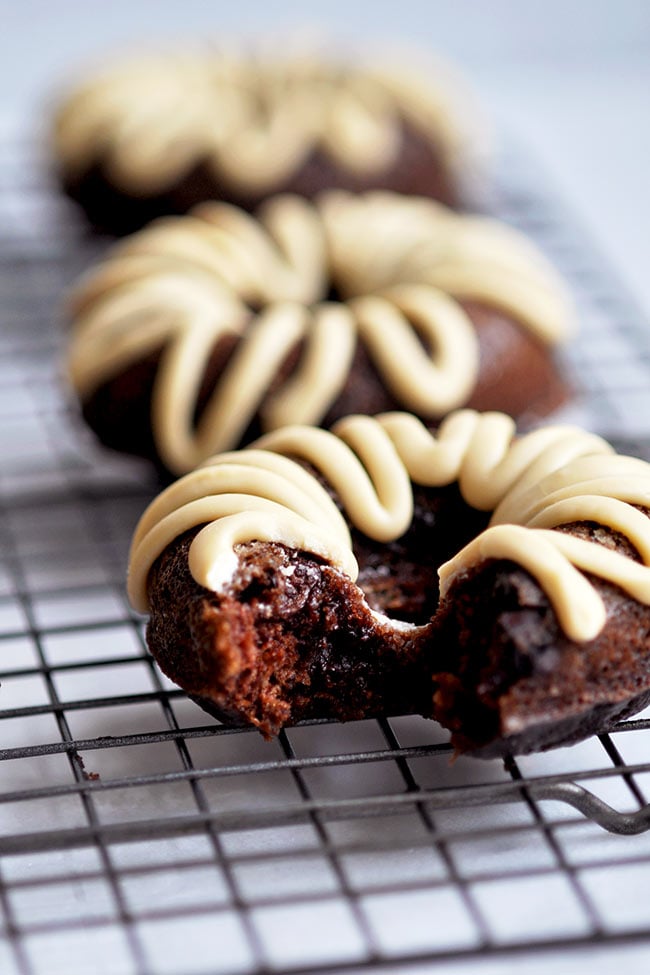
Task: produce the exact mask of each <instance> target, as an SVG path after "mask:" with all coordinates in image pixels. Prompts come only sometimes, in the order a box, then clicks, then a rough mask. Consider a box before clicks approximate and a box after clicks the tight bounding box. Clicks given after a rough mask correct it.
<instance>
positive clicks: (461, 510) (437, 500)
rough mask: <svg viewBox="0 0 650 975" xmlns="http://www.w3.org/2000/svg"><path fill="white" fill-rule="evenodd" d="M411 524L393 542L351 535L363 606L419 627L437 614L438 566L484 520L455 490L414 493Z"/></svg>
mask: <svg viewBox="0 0 650 975" xmlns="http://www.w3.org/2000/svg"><path fill="white" fill-rule="evenodd" d="M413 501H414V510H413V520H412V522H411V525H410V527H409V529H408V531H407V532H406V533H405V534H404V535H402V536H401V538H398V539H396V540H395V541H393V542H388V543H381V544H379V543H377V542H375V541H373V540H372V539H369V538H368V537H367V536H366V535H363V534H362V533H361V532H357V531H355V532H353V534H352V542H353V550H354V554H355V556H356V558H357V561H358V563H359V577H358V579H357V584H358V585H359V587H360V588H361V589H362V590H363V592H364V594H365V596H366V599H367V600H368V604H369V606H370V607H371V608H372V609H374V610H376V611H377V612H380V613H383V614H385V615H386V616H388V617H389V618H391V619H397V620H401V621H403V622H407V623H414V624H416V625H423V624H425V623H428V622H429V620H430V619H431V618H432V617H433V615H434V614H435V613H436V611H437V609H438V602H439V598H440V591H439V584H438V567H439V566H440V565H441V564H442V563H443V562H446V561H447V560H448V559H450V558H451V557H452V556H453V555H455V553H456V552H457V551H458V550H459V549H460V548H462V547H463V546H464V545H465V544H467V542H469V541H471V539H472V538H474V537H476V535H478V534H479V533H480V532H481V531H483V530H484V528H486V527H487V523H488V521H489V518H490V514H489V512H484V511H477V510H476V509H475V508H472V507H470V506H469V505H468V504H467V502H465V501H464V500H463V499H462V497H461V494H460V491H459V489H458V486H457V485H456V484H452V485H450V486H449V487H446V488H441V489H437V490H436V491H432V490H430V489H426V488H422V487H415V488H414V496H413Z"/></svg>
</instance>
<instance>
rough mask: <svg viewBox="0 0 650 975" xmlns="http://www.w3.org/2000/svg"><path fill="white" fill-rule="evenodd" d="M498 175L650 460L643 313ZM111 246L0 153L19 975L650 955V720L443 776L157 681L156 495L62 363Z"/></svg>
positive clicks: (2, 408)
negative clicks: (140, 597)
mask: <svg viewBox="0 0 650 975" xmlns="http://www.w3.org/2000/svg"><path fill="white" fill-rule="evenodd" d="M503 171H504V172H507V173H508V179H507V183H504V185H503V186H501V187H500V188H499V192H498V196H497V202H496V208H497V209H498V211H499V212H500V213H501V215H503V216H505V217H506V218H507V219H509V220H511V221H512V222H513V223H515V224H517V225H519V226H522V227H523V228H524V229H525V230H527V231H528V232H529V233H531V234H532V235H533V236H534V237H537V239H538V241H539V242H540V244H541V245H542V247H543V248H544V249H545V250H546V251H547V252H548V253H549V255H550V256H551V258H552V259H553V260H555V261H556V263H558V264H559V265H560V267H561V268H562V270H563V271H564V273H565V274H566V276H567V277H568V279H569V281H570V283H571V285H572V287H573V290H574V293H575V294H576V297H577V300H578V304H579V310H580V316H581V319H582V322H583V333H582V337H581V338H579V339H578V340H577V341H576V342H575V344H574V345H573V347H572V349H571V352H570V362H569V366H570V367H571V368H572V369H573V371H574V373H575V374H576V376H579V377H582V387H583V390H584V397H583V401H582V407H581V408H582V410H583V412H584V414H585V416H586V418H587V421H588V422H589V423H590V424H591V425H592V426H593V427H594V428H596V429H598V430H599V431H601V432H604V433H605V434H607V435H610V436H613V437H615V438H618V439H619V440H620V439H623V440H625V441H626V442H628V446H630V442H631V441H635V443H634V445H633V446H632V449H634V448H636V450H637V451H638V452H641V453H645V454H646V456H648V455H649V454H650V441H648V440H647V439H644V438H647V432H648V431H647V429H646V423H647V420H646V418H647V417H648V416H649V415H650V333H649V331H648V329H647V325H646V323H645V322H644V321H643V319H642V317H641V315H640V314H639V312H638V310H637V309H636V308H635V307H634V304H633V302H632V301H631V299H630V298H629V297H628V296H627V295H626V294H625V292H624V289H623V288H622V287H621V286H620V283H619V282H618V281H617V280H616V279H615V277H614V276H613V274H612V271H611V269H610V268H609V267H608V266H607V265H606V263H604V262H603V261H602V260H601V259H600V258H599V257H598V255H597V254H596V253H595V252H594V249H593V246H592V244H591V242H590V241H589V240H588V239H587V238H586V237H585V236H584V235H583V234H581V232H580V230H579V229H578V228H576V226H575V224H574V222H573V221H572V220H571V218H570V215H568V214H567V213H566V211H565V209H564V207H563V205H562V204H561V203H560V202H559V201H558V200H557V199H556V198H555V197H554V196H553V194H552V192H551V191H550V190H549V189H548V187H547V184H546V181H545V178H544V176H543V174H540V173H538V172H535V170H534V168H533V167H532V164H531V163H530V161H529V160H526V159H525V158H524V156H523V155H522V154H521V152H520V151H519V150H517V151H514V152H513V153H512V156H511V158H509V159H508V160H507V162H506V164H504V167H503ZM103 246H104V245H103V243H102V242H101V241H97V240H92V239H91V238H89V237H85V236H84V233H83V231H82V230H81V229H80V226H79V224H78V223H77V221H76V219H75V215H74V214H73V213H72V212H71V210H69V209H68V207H67V205H66V204H65V203H63V202H62V201H61V200H59V199H58V198H57V196H56V194H55V193H54V192H52V191H51V190H50V188H49V187H48V184H47V179H46V177H45V175H44V172H43V169H42V168H41V166H40V164H39V160H38V158H36V157H35V154H34V151H33V147H32V146H29V145H23V144H21V145H15V144H4V145H0V293H1V295H2V299H1V306H0V315H1V320H0V324H1V327H0V431H1V432H0V436H1V437H2V464H1V465H0V552H1V561H0V681H1V687H0V708H1V710H0V729H1V732H2V737H1V738H0V742H1V744H2V749H1V750H0V776H2V778H1V781H2V789H1V793H0V857H1V859H0V924H1V929H0V972H2V973H3V975H14V973H16V975H52V973H54V972H59V971H61V972H65V973H66V975H73V973H76V972H78V973H86V972H89V971H93V972H98V973H101V972H105V973H110V975H115V973H129V975H130V973H133V975H136V973H137V975H207V973H215V972H259V973H267V972H268V973H282V972H297V971H301V972H310V973H316V972H325V971H328V972H343V971H345V972H353V971H361V970H371V969H372V970H377V971H379V970H387V971H388V970H389V971H391V972H396V971H398V970H400V971H401V970H410V968H411V967H412V966H416V965H423V966H425V967H426V970H427V971H437V970H439V969H440V968H441V967H442V966H445V971H447V970H449V969H448V967H447V966H449V965H451V964H452V963H459V962H463V961H464V962H466V963H467V964H471V963H472V962H473V961H474V962H476V963H477V964H478V963H479V961H485V960H486V959H495V960H498V963H499V971H506V967H505V966H506V964H507V961H508V959H509V958H513V959H514V958H516V959H517V961H519V960H520V959H521V958H522V956H523V955H526V954H529V953H530V952H531V951H533V950H535V951H539V950H541V949H544V950H545V951H546V952H548V953H551V952H553V951H554V950H562V951H569V950H571V951H572V952H573V953H574V955H573V956H574V958H577V957H578V953H579V952H580V951H583V950H586V949H589V948H592V949H593V948H594V946H600V947H601V948H602V947H607V946H618V947H620V946H622V945H625V944H628V945H630V946H636V947H637V948H638V947H639V946H640V945H642V944H643V943H644V941H645V939H646V937H647V935H648V934H649V933H650V908H649V907H648V906H647V897H646V896H645V887H646V879H647V877H648V873H649V871H650V833H646V832H645V830H647V829H648V827H650V809H649V808H648V805H647V802H648V788H649V782H650V779H649V776H650V761H648V744H649V743H650V717H649V716H648V715H643V714H642V715H640V716H639V717H637V718H635V719H634V720H630V721H627V722H625V723H623V724H621V725H619V726H617V727H616V728H615V729H614V730H613V731H612V732H611V733H610V734H609V735H606V736H604V737H602V738H601V739H593V740H591V741H587V742H585V743H583V744H581V745H577V746H574V747H573V748H570V749H561V750H558V751H556V752H553V753H549V754H546V755H543V756H530V757H526V758H521V759H518V760H516V761H515V760H510V761H508V762H506V763H505V764H504V763H501V762H496V761H495V762H476V761H472V760H471V759H461V760H458V761H457V762H456V763H455V764H450V749H449V746H448V743H447V736H446V734H445V733H444V732H443V731H442V730H441V729H440V728H438V727H437V726H436V725H434V724H433V723H432V722H426V721H423V720H421V719H418V718H414V717H401V718H393V719H390V720H383V721H367V722H360V723H357V724H351V725H347V726H340V725H335V724H327V723H318V722H315V723H312V724H306V725H302V726H300V727H297V728H294V729H291V730H289V731H287V732H286V733H283V734H282V735H281V736H280V738H279V739H278V741H276V742H273V743H266V742H263V741H262V740H261V739H260V738H259V737H258V736H257V735H256V733H253V732H250V731H244V730H238V729H228V728H223V727H221V726H219V725H218V724H217V723H216V722H213V721H211V720H210V719H208V718H207V716H206V715H205V714H203V712H201V711H200V710H199V709H198V708H196V707H195V706H194V705H193V704H191V702H189V701H187V700H186V699H185V697H184V695H182V694H181V693H180V692H179V691H178V690H177V689H176V688H174V687H173V686H172V685H170V684H169V683H168V682H167V681H166V680H165V678H164V677H162V676H161V674H160V673H159V671H158V670H157V668H156V667H155V665H154V664H153V662H152V661H151V659H150V657H149V656H148V654H147V653H146V649H145V646H144V642H143V634H142V622H141V620H139V619H138V618H137V617H135V616H134V615H133V613H132V612H131V610H130V608H129V607H128V605H127V602H126V599H125V595H124V588H123V576H124V565H125V556H126V551H127V546H128V541H129V538H130V534H131V531H132V528H133V525H134V523H135V521H136V519H137V517H138V515H139V513H140V512H141V511H142V509H143V507H144V505H145V504H146V503H147V502H148V500H149V499H150V497H151V496H152V494H153V493H155V490H156V488H155V485H153V484H152V483H151V481H150V480H148V477H149V475H148V472H147V471H146V469H145V468H143V467H142V466H140V465H139V464H137V463H136V462H128V461H124V460H121V459H116V458H114V457H109V456H107V455H106V454H105V453H102V452H100V451H99V449H98V448H96V447H95V446H94V445H93V444H92V443H91V442H90V440H89V439H87V438H86V436H85V434H84V433H83V431H82V430H81V429H80V428H79V427H77V426H75V424H74V421H73V419H72V417H71V415H70V411H69V409H68V404H67V403H66V400H65V395H64V394H63V392H62V389H63V384H62V383H61V381H60V376H59V367H58V356H59V350H60V346H61V341H62V329H61V327H60V323H59V322H58V321H57V315H56V309H57V307H58V306H59V303H60V296H61V294H62V292H63V291H64V289H65V286H66V285H67V284H68V283H69V281H70V280H72V279H73V278H74V277H75V276H76V274H77V273H78V272H79V270H80V269H81V268H82V267H83V266H84V265H86V264H88V263H90V262H91V260H92V259H94V257H95V256H96V253H97V251H100V250H101V249H102V247H103ZM602 827H604V829H605V830H607V831H609V832H604V831H603V829H602ZM616 834H619V835H616ZM620 834H638V835H620ZM467 970H468V969H463V971H467ZM477 970H478V969H477Z"/></svg>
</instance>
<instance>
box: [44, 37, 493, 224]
mask: <svg viewBox="0 0 650 975" xmlns="http://www.w3.org/2000/svg"><path fill="white" fill-rule="evenodd" d="M462 88H463V86H462V83H461V84H459V82H458V80H457V79H456V78H452V76H451V72H450V71H449V70H448V69H444V68H442V67H441V66H440V65H438V66H437V67H436V68H434V67H433V66H432V67H431V68H430V70H427V71H425V70H420V71H418V70H417V69H415V68H413V67H412V66H407V65H406V64H404V65H401V66H398V67H390V66H389V65H388V64H386V65H384V66H382V67H376V66H370V65H368V66H363V65H361V64H359V63H358V62H357V63H356V64H351V63H348V64H345V63H335V62H332V61H328V60H326V59H323V58H319V57H316V56H312V57H309V56H305V55H302V56H296V57H291V56H287V57H285V58H281V59H278V57H277V56H273V57H265V56H264V55H262V56H260V55H245V54H239V55H237V54H235V55H233V54H232V53H228V52H225V51H221V52H220V51H217V50H212V51H194V52H191V51H187V52H185V53H177V54H172V53H159V54H151V55H149V56H141V57H136V58H133V59H132V60H130V61H125V62H122V63H117V64H116V65H115V66H114V67H112V68H110V69H109V70H107V71H105V72H104V73H101V74H99V75H98V76H96V77H94V78H91V79H90V80H89V81H88V82H87V83H85V84H83V85H81V86H80V87H79V88H78V89H77V90H76V91H73V92H72V93H71V94H70V96H69V97H68V98H67V99H66V100H65V102H64V103H63V104H62V106H61V107H60V109H59V111H58V114H57V118H56V123H55V128H54V134H53V143H54V145H53V151H54V155H55V159H56V161H57V166H58V169H59V173H60V178H61V182H62V184H63V187H64V189H65V190H66V191H67V193H68V194H69V195H70V196H71V197H72V198H73V199H74V200H76V201H77V202H78V203H80V204H81V206H82V207H83V209H84V210H85V212H86V214H87V216H88V218H89V219H90V221H91V222H92V223H93V224H95V225H96V226H98V227H99V228H102V229H104V230H109V231H112V232H118V233H125V232H129V231H132V230H134V229H136V228H137V227H140V226H142V225H143V224H144V223H146V222H148V221H149V220H151V219H153V218H154V217H156V216H160V215H162V214H169V213H184V212H186V211H187V210H188V209H189V208H190V207H192V206H193V205H195V204H196V203H199V202H201V201H203V200H208V199H217V200H223V201H225V202H229V203H234V204H237V205H238V206H243V207H245V208H246V209H253V208H255V207H256V206H258V205H259V203H260V202H261V201H262V200H264V199H266V198H267V197H268V196H270V195H272V194H274V193H278V192H292V193H298V194H301V195H304V196H307V197H313V196H315V195H316V194H317V193H319V192H320V191H322V190H324V189H330V188H340V189H346V190H351V191H354V192H360V191H362V190H366V189H373V188H376V189H388V190H393V191H396V192H403V193H414V194H419V195H423V196H430V197H433V198H435V199H439V200H442V201H444V202H446V203H448V204H449V205H452V206H453V205H457V204H459V203H460V202H461V200H462V199H463V196H464V195H465V196H466V195H467V193H466V186H465V184H466V183H467V182H468V180H467V175H468V171H471V169H472V168H473V167H474V168H476V167H475V163H476V157H477V150H478V146H479V139H478V137H477V131H480V124H479V125H478V126H477V119H476V115H475V113H474V112H473V111H472V110H471V105H470V102H469V99H468V97H467V95H466V94H464V93H463V91H462Z"/></svg>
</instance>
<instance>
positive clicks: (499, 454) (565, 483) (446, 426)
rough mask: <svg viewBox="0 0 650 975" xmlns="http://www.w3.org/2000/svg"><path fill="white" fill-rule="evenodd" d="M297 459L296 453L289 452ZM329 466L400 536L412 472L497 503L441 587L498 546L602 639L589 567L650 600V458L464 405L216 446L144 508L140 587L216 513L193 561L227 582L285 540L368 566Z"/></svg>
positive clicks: (140, 593)
mask: <svg viewBox="0 0 650 975" xmlns="http://www.w3.org/2000/svg"><path fill="white" fill-rule="evenodd" d="M289 458H292V459H289ZM296 461H304V462H307V463H308V464H309V465H311V466H312V467H314V468H315V469H316V470H317V471H319V472H320V474H321V475H322V476H323V477H324V479H325V481H326V482H327V483H328V485H329V486H330V487H331V489H332V491H333V492H334V494H335V496H336V497H338V499H339V501H340V503H341V505H342V507H343V510H344V512H345V515H346V517H347V519H348V521H349V523H350V524H351V525H352V526H354V527H355V528H357V529H360V530H361V531H362V532H364V533H365V534H366V535H368V536H370V538H373V539H376V540H378V541H389V540H391V539H395V538H398V537H399V536H401V535H402V534H403V533H404V531H405V530H406V529H407V528H408V526H409V524H410V522H411V518H412V512H413V494H412V483H417V484H421V485H425V486H431V487H443V486H445V485H448V484H451V483H453V482H456V481H457V482H458V484H459V488H460V491H461V494H462V496H463V498H464V500H465V501H466V502H467V503H468V504H469V505H471V506H472V507H475V508H478V509H480V510H484V511H492V512H493V514H492V518H491V521H490V525H489V527H488V528H487V529H486V530H485V531H483V532H482V533H481V534H480V535H478V536H477V537H476V538H475V539H474V540H473V541H472V542H471V543H470V544H469V545H467V546H466V547H465V548H464V549H463V550H462V551H461V552H459V553H458V554H457V555H456V556H455V557H454V558H452V559H451V560H450V561H449V562H447V563H445V564H444V565H443V566H441V567H440V569H439V574H440V580H441V595H442V597H443V598H444V596H445V595H446V594H447V593H448V592H449V589H450V587H451V584H452V583H453V581H454V579H456V578H457V577H458V576H459V575H461V574H462V573H463V572H464V571H466V570H468V569H470V568H471V567H472V566H475V565H478V564H480V563H482V562H484V561H486V560H489V559H510V560H512V561H514V562H516V563H517V564H519V565H521V566H522V567H523V568H525V569H526V570H527V571H528V572H530V573H531V575H533V576H534V577H535V579H536V580H537V581H538V582H539V584H540V586H541V587H542V589H543V590H544V592H545V593H546V595H547V597H548V599H549V601H550V603H551V605H552V606H553V609H554V611H555V613H556V615H557V617H558V620H559V623H560V625H561V627H562V629H563V630H564V632H565V633H566V635H567V636H568V637H569V638H570V639H573V640H576V641H580V642H583V641H587V640H591V639H593V638H595V637H596V636H597V635H598V633H599V632H600V630H601V629H602V627H603V625H604V623H605V609H604V605H603V602H602V599H601V597H600V596H599V594H598V593H597V592H596V590H595V589H594V587H593V586H592V584H591V583H590V581H589V580H588V578H587V577H586V575H585V573H592V574H593V575H596V576H598V577H599V578H602V579H605V580H608V581H609V582H612V583H614V584H615V585H617V586H619V587H620V588H621V589H623V590H624V591H625V592H626V593H628V594H629V596H630V597H631V598H632V599H635V600H638V601H639V602H641V603H643V604H645V605H650V519H649V518H647V517H646V516H645V515H644V514H643V513H642V512H640V511H639V510H638V509H637V508H636V507H634V506H635V505H640V506H646V507H650V465H649V464H647V463H645V462H644V461H640V460H637V459H635V458H630V457H623V456H619V455H617V454H615V453H614V452H613V450H612V448H611V447H610V446H609V445H608V444H607V443H606V442H605V441H604V440H602V439H601V438H599V437H597V436H595V435H593V434H590V433H587V432H585V431H583V430H580V429H578V428H574V427H562V426H549V427H543V428H541V429H539V430H537V431H534V432H532V433H529V434H527V435H525V436H522V437H519V438H517V437H516V436H515V428H514V423H513V421H512V420H511V418H510V417H507V416H505V415H504V414H500V413H485V414H480V413H476V412H475V411H472V410H461V411H458V412H456V413H454V414H452V415H450V416H449V417H447V418H446V419H445V420H444V421H443V423H442V424H441V426H440V428H439V431H438V433H437V434H433V433H432V432H431V431H429V430H428V429H427V428H426V427H425V426H424V425H423V424H422V423H421V421H420V420H418V419H417V418H416V417H414V416H412V415H410V414H406V413H387V414H383V415H380V416H378V417H375V418H371V417H362V416H352V417H346V418H345V419H343V420H341V421H340V422H339V423H337V424H336V426H335V427H334V429H333V431H332V432H326V431H324V430H319V429H316V428H312V427H300V426H293V427H285V428H284V429H281V430H277V431H274V432H273V433H270V434H267V435H266V436H264V437H262V438H261V439H260V440H258V441H257V442H256V444H255V445H254V447H253V448H252V449H249V450H242V451H239V452H235V453H231V454H226V455H223V456H221V457H216V458H213V459H212V460H210V461H208V462H207V463H206V465H205V466H203V467H201V468H200V469H199V470H197V471H195V472H193V473H192V474H189V475H187V476H186V477H184V478H182V479H181V480H180V481H178V482H177V483H176V484H174V485H173V486H172V487H170V488H168V489H167V491H165V492H163V494H162V495H161V496H160V497H159V498H158V499H157V500H156V501H155V502H154V503H153V504H152V505H151V506H150V508H149V509H148V510H147V512H145V514H144V515H143V517H142V520H141V522H140V524H139V526H138V528H137V530H136V533H135V536H134V539H133V546H132V551H131V560H130V571H129V595H130V598H131V601H132V603H133V605H134V606H135V608H136V609H138V610H140V611H143V612H144V611H146V610H147V608H148V603H147V592H146V590H147V577H148V574H149V571H150V569H151V566H152V565H153V563H154V562H155V560H156V559H157V558H158V556H159V555H160V554H161V553H162V552H163V551H164V550H165V549H166V548H167V546H168V545H170V544H171V543H172V542H173V541H174V539H175V538H176V537H178V535H179V534H181V533H182V532H184V531H187V530H188V529H190V528H193V527H197V526H198V525H202V524H204V523H209V524H207V527H205V528H203V529H202V530H201V531H200V532H199V534H198V535H197V536H196V537H195V539H194V541H193V542H192V545H191V548H190V556H189V565H190V571H191V573H192V575H193V576H194V578H195V580H196V581H197V582H198V583H199V585H202V586H204V587H205V588H206V589H211V590H214V591H221V590H223V589H227V588H228V585H229V583H230V581H231V580H232V577H233V574H234V573H235V571H236V568H237V561H238V560H237V553H236V546H237V545H238V544H240V543H242V542H248V541H253V540H259V541H267V540H268V541H276V542H282V543H283V544H285V545H287V546H289V547H290V548H297V549H299V550H303V551H306V552H311V553H312V554H314V555H316V556H319V557H320V558H323V559H324V560H325V561H327V562H329V563H330V564H331V565H333V566H334V567H336V568H337V569H339V570H340V571H341V572H344V573H346V574H347V575H348V576H350V578H352V579H353V580H354V579H355V578H356V571H357V570H356V563H355V561H354V557H353V554H352V551H351V547H350V546H351V543H350V536H349V533H348V529H347V527H346V525H345V523H344V522H343V520H342V518H341V516H340V515H339V513H338V511H337V509H336V506H335V505H334V503H333V502H332V501H331V499H330V497H329V495H328V494H327V492H326V491H325V490H324V488H323V487H322V486H321V485H320V484H319V482H318V481H317V480H316V479H315V478H314V477H312V476H311V475H310V474H308V473H307V472H306V470H305V469H304V468H303V467H301V466H300V465H299V464H297V463H296ZM573 521H590V522H596V523H597V524H600V525H604V526H607V527H608V528H612V529H614V530H615V531H617V532H620V533H621V534H623V535H624V536H625V537H626V538H628V539H629V541H630V543H631V545H632V546H633V548H634V549H635V550H636V552H638V554H639V558H640V559H641V562H637V561H635V560H633V559H631V558H629V557H627V556H625V555H622V554H620V553H619V552H616V551H614V550H612V549H611V548H608V547H606V546H605V545H601V544H599V543H598V542H594V541H586V540H584V539H579V538H576V537H574V536H571V535H569V534H567V533H565V532H559V531H554V530H553V529H555V528H557V527H558V526H560V525H563V524H567V523H568V522H573Z"/></svg>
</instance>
